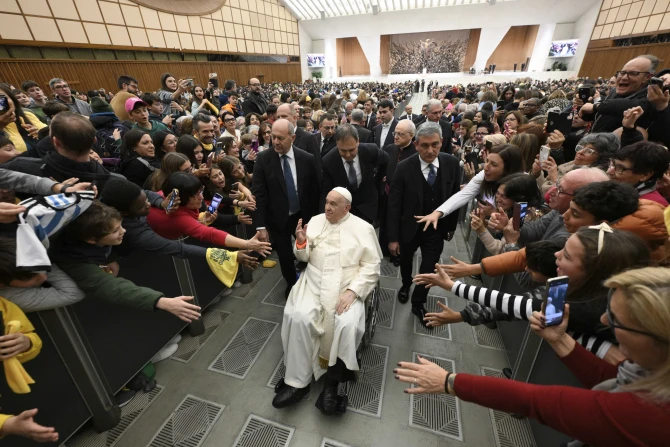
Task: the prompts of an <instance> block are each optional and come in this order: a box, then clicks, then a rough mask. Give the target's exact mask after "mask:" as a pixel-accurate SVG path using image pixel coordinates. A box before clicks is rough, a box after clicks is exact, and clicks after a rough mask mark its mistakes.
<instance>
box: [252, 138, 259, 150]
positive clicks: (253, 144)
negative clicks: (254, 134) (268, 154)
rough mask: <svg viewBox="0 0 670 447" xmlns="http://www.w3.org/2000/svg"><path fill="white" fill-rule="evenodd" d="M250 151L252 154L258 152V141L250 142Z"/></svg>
mask: <svg viewBox="0 0 670 447" xmlns="http://www.w3.org/2000/svg"><path fill="white" fill-rule="evenodd" d="M251 150H252V151H254V152H258V140H253V141H252V142H251Z"/></svg>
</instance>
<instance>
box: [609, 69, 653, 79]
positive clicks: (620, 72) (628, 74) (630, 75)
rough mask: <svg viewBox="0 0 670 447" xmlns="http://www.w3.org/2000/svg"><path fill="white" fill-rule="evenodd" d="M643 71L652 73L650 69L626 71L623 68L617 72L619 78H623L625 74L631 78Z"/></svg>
mask: <svg viewBox="0 0 670 447" xmlns="http://www.w3.org/2000/svg"><path fill="white" fill-rule="evenodd" d="M643 73H644V74H651V72H650V71H625V70H621V71H617V72H616V77H617V78H623V77H624V76H628V77H629V78H631V77H633V78H634V77H636V76H639V75H641V74H643Z"/></svg>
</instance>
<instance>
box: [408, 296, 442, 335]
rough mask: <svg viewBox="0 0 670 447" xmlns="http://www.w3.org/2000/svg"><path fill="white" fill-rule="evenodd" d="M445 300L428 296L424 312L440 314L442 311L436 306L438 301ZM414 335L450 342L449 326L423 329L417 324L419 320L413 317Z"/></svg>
mask: <svg viewBox="0 0 670 447" xmlns="http://www.w3.org/2000/svg"><path fill="white" fill-rule="evenodd" d="M443 300H445V298H441V297H438V296H435V295H428V298H427V301H426V310H427V311H428V312H440V311H441V310H442V309H441V308H440V306H438V305H437V303H438V301H443ZM414 333H415V334H417V335H422V336H424V337H434V338H441V339H442V340H451V325H449V324H445V325H443V326H438V327H434V328H425V327H423V326H422V325H421V323H419V319H418V318H416V317H414Z"/></svg>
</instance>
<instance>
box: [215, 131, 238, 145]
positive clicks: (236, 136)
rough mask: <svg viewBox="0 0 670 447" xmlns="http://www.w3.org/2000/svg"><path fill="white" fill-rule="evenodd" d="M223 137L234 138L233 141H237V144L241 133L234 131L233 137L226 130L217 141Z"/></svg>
mask: <svg viewBox="0 0 670 447" xmlns="http://www.w3.org/2000/svg"><path fill="white" fill-rule="evenodd" d="M223 137H231V138H235V141H237V142H238V143H239V142H240V138H241V133H240V131H239V130H237V129H235V135H233V134H231V133H230V132H228V129H226V130H224V131H223V133H221V137H220V138H219V139H221V138H223Z"/></svg>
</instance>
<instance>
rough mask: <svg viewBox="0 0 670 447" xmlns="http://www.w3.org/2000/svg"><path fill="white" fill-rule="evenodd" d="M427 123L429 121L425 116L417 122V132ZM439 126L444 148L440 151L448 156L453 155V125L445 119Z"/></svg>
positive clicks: (441, 120)
mask: <svg viewBox="0 0 670 447" xmlns="http://www.w3.org/2000/svg"><path fill="white" fill-rule="evenodd" d="M426 121H427V119H426V117H425V116H422V117H421V119H419V120H417V121H415V122H414V125H415V126H416V127H417V130H418V128H419V126H420V125H422V124H423V123H425V122H426ZM439 124H440V128H441V129H442V148H441V149H440V152H446V153H447V154H451V139H452V138H453V135H452V133H451V123H450V122H449V121H446V120H444V119H440V121H439Z"/></svg>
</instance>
